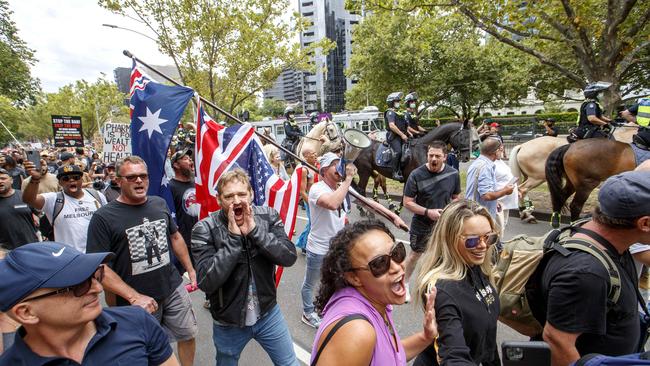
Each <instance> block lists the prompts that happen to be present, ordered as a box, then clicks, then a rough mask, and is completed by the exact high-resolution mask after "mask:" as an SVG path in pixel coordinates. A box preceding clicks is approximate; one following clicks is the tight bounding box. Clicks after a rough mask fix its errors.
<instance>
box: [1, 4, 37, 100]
mask: <svg viewBox="0 0 650 366" xmlns="http://www.w3.org/2000/svg"><path fill="white" fill-rule="evenodd" d="M12 14H13V12H12V11H11V10H9V4H8V3H7V1H5V0H0V95H4V96H6V97H7V98H9V99H10V100H11V101H12V102H14V104H19V105H25V104H28V103H30V102H33V99H34V97H35V95H36V93H37V91H38V90H39V82H38V80H37V79H33V78H32V76H31V73H30V70H29V68H30V66H32V65H34V63H35V62H36V58H34V51H33V50H31V49H30V48H29V47H27V44H25V42H24V41H23V40H22V39H21V38H20V37H19V36H18V29H17V28H16V24H15V23H14V22H13V21H12V20H11V15H12Z"/></svg>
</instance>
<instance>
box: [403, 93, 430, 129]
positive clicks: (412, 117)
mask: <svg viewBox="0 0 650 366" xmlns="http://www.w3.org/2000/svg"><path fill="white" fill-rule="evenodd" d="M404 103H406V112H405V113H404V120H405V121H406V130H407V132H408V135H409V136H410V137H418V136H421V135H424V134H425V133H427V131H426V130H425V129H424V128H422V127H421V126H420V117H419V116H418V109H417V108H418V93H416V92H411V93H409V94H407V95H406V97H405V98H404Z"/></svg>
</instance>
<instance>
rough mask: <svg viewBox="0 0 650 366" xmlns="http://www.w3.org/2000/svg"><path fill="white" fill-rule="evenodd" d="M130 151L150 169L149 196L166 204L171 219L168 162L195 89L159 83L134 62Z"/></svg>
mask: <svg viewBox="0 0 650 366" xmlns="http://www.w3.org/2000/svg"><path fill="white" fill-rule="evenodd" d="M130 94H131V103H130V108H131V148H132V153H133V155H138V156H139V157H141V158H142V159H143V160H144V161H145V162H146V163H147V167H148V168H149V191H148V192H147V194H148V195H150V196H159V197H162V198H164V199H165V201H167V206H168V207H169V210H170V212H172V216H175V215H174V201H173V199H172V195H171V190H170V189H169V185H168V180H167V178H166V177H165V160H166V159H167V150H168V149H169V144H170V143H171V140H172V136H173V135H174V132H175V131H176V128H177V127H178V122H179V121H180V119H181V117H182V115H183V112H184V111H185V107H186V106H187V103H188V102H189V100H190V99H191V98H192V96H193V95H194V90H192V89H190V88H187V87H184V86H169V85H164V84H160V83H158V82H156V81H154V80H152V79H151V78H150V77H149V76H147V75H146V74H145V73H144V72H143V70H142V69H141V68H140V67H139V66H138V64H137V63H136V62H135V61H133V68H132V70H131V87H130Z"/></svg>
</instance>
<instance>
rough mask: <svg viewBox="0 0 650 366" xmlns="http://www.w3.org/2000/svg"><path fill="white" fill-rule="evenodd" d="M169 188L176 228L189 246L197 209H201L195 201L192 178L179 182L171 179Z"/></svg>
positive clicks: (196, 218) (197, 212)
mask: <svg viewBox="0 0 650 366" xmlns="http://www.w3.org/2000/svg"><path fill="white" fill-rule="evenodd" d="M169 188H170V189H171V190H172V196H173V197H174V207H175V208H176V222H177V223H178V230H179V231H180V232H181V235H182V236H183V239H184V240H185V244H187V245H188V246H189V245H190V243H191V242H192V228H193V227H194V224H196V222H197V221H198V220H199V218H198V217H199V210H200V209H201V207H200V206H199V204H198V203H197V202H196V189H195V186H194V180H191V181H189V182H181V181H178V180H176V179H171V180H170V181H169Z"/></svg>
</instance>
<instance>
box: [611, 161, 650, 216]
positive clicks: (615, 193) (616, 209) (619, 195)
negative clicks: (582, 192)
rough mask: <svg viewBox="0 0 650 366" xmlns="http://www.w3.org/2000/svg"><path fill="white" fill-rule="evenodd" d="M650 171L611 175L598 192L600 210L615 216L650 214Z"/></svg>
mask: <svg viewBox="0 0 650 366" xmlns="http://www.w3.org/2000/svg"><path fill="white" fill-rule="evenodd" d="M648 182H650V172H647V171H631V172H625V173H621V174H618V175H615V176H612V177H609V178H608V179H607V180H606V181H605V183H603V185H602V187H601V188H600V192H598V203H599V205H600V211H601V212H602V213H603V214H605V215H607V216H609V217H613V218H620V219H626V218H636V217H641V216H650V186H648Z"/></svg>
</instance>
